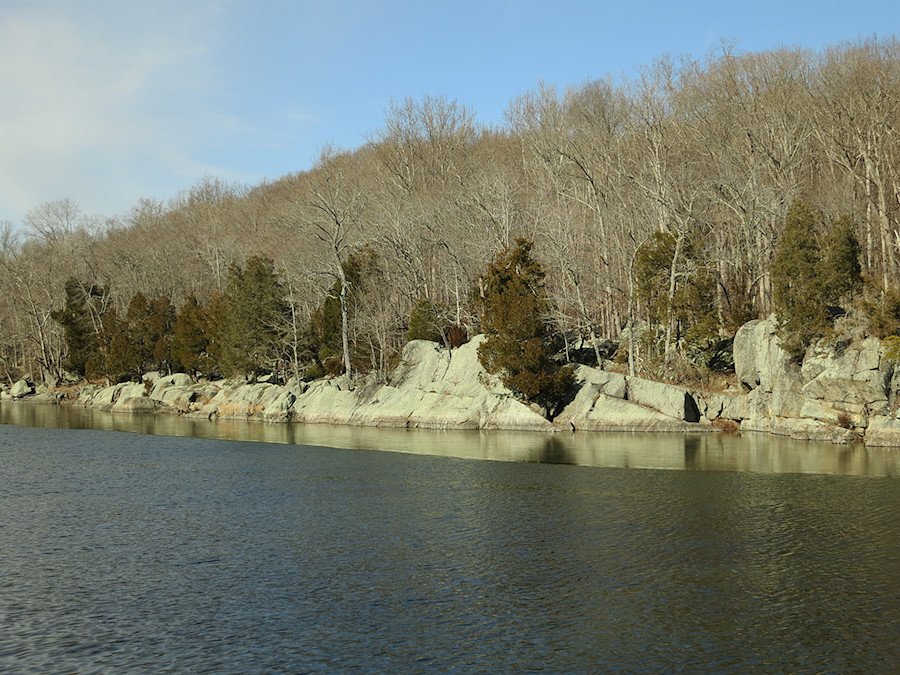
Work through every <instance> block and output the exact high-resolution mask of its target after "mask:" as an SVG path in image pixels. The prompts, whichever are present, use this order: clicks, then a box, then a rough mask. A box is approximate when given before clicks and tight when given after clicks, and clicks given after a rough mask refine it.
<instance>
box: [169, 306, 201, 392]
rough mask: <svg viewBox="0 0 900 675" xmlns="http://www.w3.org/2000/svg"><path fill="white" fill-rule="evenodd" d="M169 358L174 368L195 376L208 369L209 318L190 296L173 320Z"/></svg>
mask: <svg viewBox="0 0 900 675" xmlns="http://www.w3.org/2000/svg"><path fill="white" fill-rule="evenodd" d="M173 333H174V334H173V336H172V346H171V356H172V361H173V362H174V364H175V366H176V367H178V368H181V369H182V370H183V371H184V372H186V373H192V374H196V373H197V372H198V371H208V369H209V356H208V350H209V342H210V335H211V331H210V317H209V313H208V312H207V311H206V309H204V308H203V307H202V306H201V305H200V303H199V302H198V301H197V298H196V297H195V296H194V295H191V296H190V297H189V298H188V299H187V301H186V302H185V303H184V306H183V307H182V308H181V311H180V312H179V313H178V316H177V318H176V320H175V328H174V331H173Z"/></svg>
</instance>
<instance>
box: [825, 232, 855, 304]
mask: <svg viewBox="0 0 900 675" xmlns="http://www.w3.org/2000/svg"><path fill="white" fill-rule="evenodd" d="M855 229H856V228H855V227H854V224H853V219H852V218H850V216H847V215H844V216H841V217H840V218H838V219H837V220H836V221H835V222H834V224H833V225H832V226H831V229H830V230H829V232H828V238H827V239H826V241H825V258H824V270H823V275H822V276H823V280H824V282H825V284H826V286H827V289H828V296H829V297H830V298H831V299H832V301H837V300H839V299H840V298H841V297H842V296H844V295H845V294H847V293H853V292H855V291H858V290H859V288H860V287H861V286H862V275H861V270H860V264H859V255H860V247H859V240H858V239H857V237H856V231H855Z"/></svg>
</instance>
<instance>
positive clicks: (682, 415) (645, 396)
mask: <svg viewBox="0 0 900 675" xmlns="http://www.w3.org/2000/svg"><path fill="white" fill-rule="evenodd" d="M628 400H629V401H632V402H634V403H637V404H639V405H642V406H644V407H647V408H653V409H654V410H658V411H659V412H661V413H663V414H664V415H667V416H668V417H674V418H675V419H679V420H684V421H685V422H699V421H700V408H699V407H698V406H697V401H695V400H694V397H693V395H692V394H691V392H690V391H688V390H687V389H685V388H684V387H679V386H676V385H673V384H666V383H665V382H654V381H653V380H645V379H642V378H640V377H629V378H628Z"/></svg>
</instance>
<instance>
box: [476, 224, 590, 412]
mask: <svg viewBox="0 0 900 675" xmlns="http://www.w3.org/2000/svg"><path fill="white" fill-rule="evenodd" d="M532 246H533V244H532V243H531V242H530V241H528V240H526V239H518V240H516V243H515V246H513V247H511V248H509V249H507V250H505V251H503V252H502V253H501V254H500V255H498V256H497V258H496V259H495V260H494V262H493V263H491V264H490V266H489V267H488V270H487V272H486V273H485V274H484V275H482V276H480V277H479V279H478V283H479V291H480V292H479V299H480V305H481V312H482V321H481V325H482V328H483V329H484V331H485V333H486V334H487V336H488V337H487V340H485V341H484V342H483V343H482V344H481V345H480V346H479V348H478V358H479V360H480V361H481V364H482V365H483V366H484V368H485V370H487V371H488V372H489V373H497V374H499V375H500V379H501V381H502V382H503V383H504V384H505V385H506V386H507V387H509V388H510V389H511V390H512V391H513V392H516V393H517V394H518V395H520V396H521V397H522V398H524V399H525V400H527V401H533V402H535V403H537V404H538V405H540V406H542V407H544V408H545V409H546V410H547V411H548V413H549V414H550V415H553V414H554V412H555V410H556V408H557V406H558V405H559V403H560V402H561V400H562V399H563V398H564V397H565V395H566V394H567V392H568V391H569V390H570V389H571V387H572V385H573V382H574V377H573V371H572V368H571V366H565V367H563V368H559V367H558V366H557V365H556V364H555V363H554V362H553V361H552V360H551V358H550V356H551V353H552V350H551V347H552V344H553V340H552V335H551V331H550V329H549V325H548V323H547V321H546V317H547V314H548V313H549V310H550V303H549V300H548V299H547V296H546V293H545V292H544V276H545V275H544V270H543V268H542V266H541V264H540V263H539V262H538V261H536V260H535V259H534V258H532V257H531V249H532Z"/></svg>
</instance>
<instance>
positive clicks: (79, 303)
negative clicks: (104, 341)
mask: <svg viewBox="0 0 900 675" xmlns="http://www.w3.org/2000/svg"><path fill="white" fill-rule="evenodd" d="M65 293H66V303H65V305H64V306H63V308H62V309H60V310H54V311H53V312H51V314H50V316H51V318H52V319H53V320H54V321H56V322H57V323H58V324H59V325H61V326H62V327H63V331H64V334H65V339H66V348H67V349H68V354H69V356H68V367H69V368H70V369H71V370H72V371H73V372H75V373H76V374H78V375H81V376H82V377H84V376H85V375H87V374H88V370H89V368H88V365H89V364H91V363H93V364H96V363H97V361H98V359H99V358H100V349H101V345H100V341H99V337H98V332H99V331H98V327H99V318H100V313H99V312H98V311H97V310H96V308H95V306H94V305H95V301H96V300H98V299H102V298H103V297H104V295H105V292H104V290H103V289H102V288H100V287H99V286H85V285H84V284H82V283H81V282H80V281H78V280H77V279H76V278H75V277H70V278H69V279H68V280H66V283H65ZM100 304H102V303H100Z"/></svg>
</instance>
